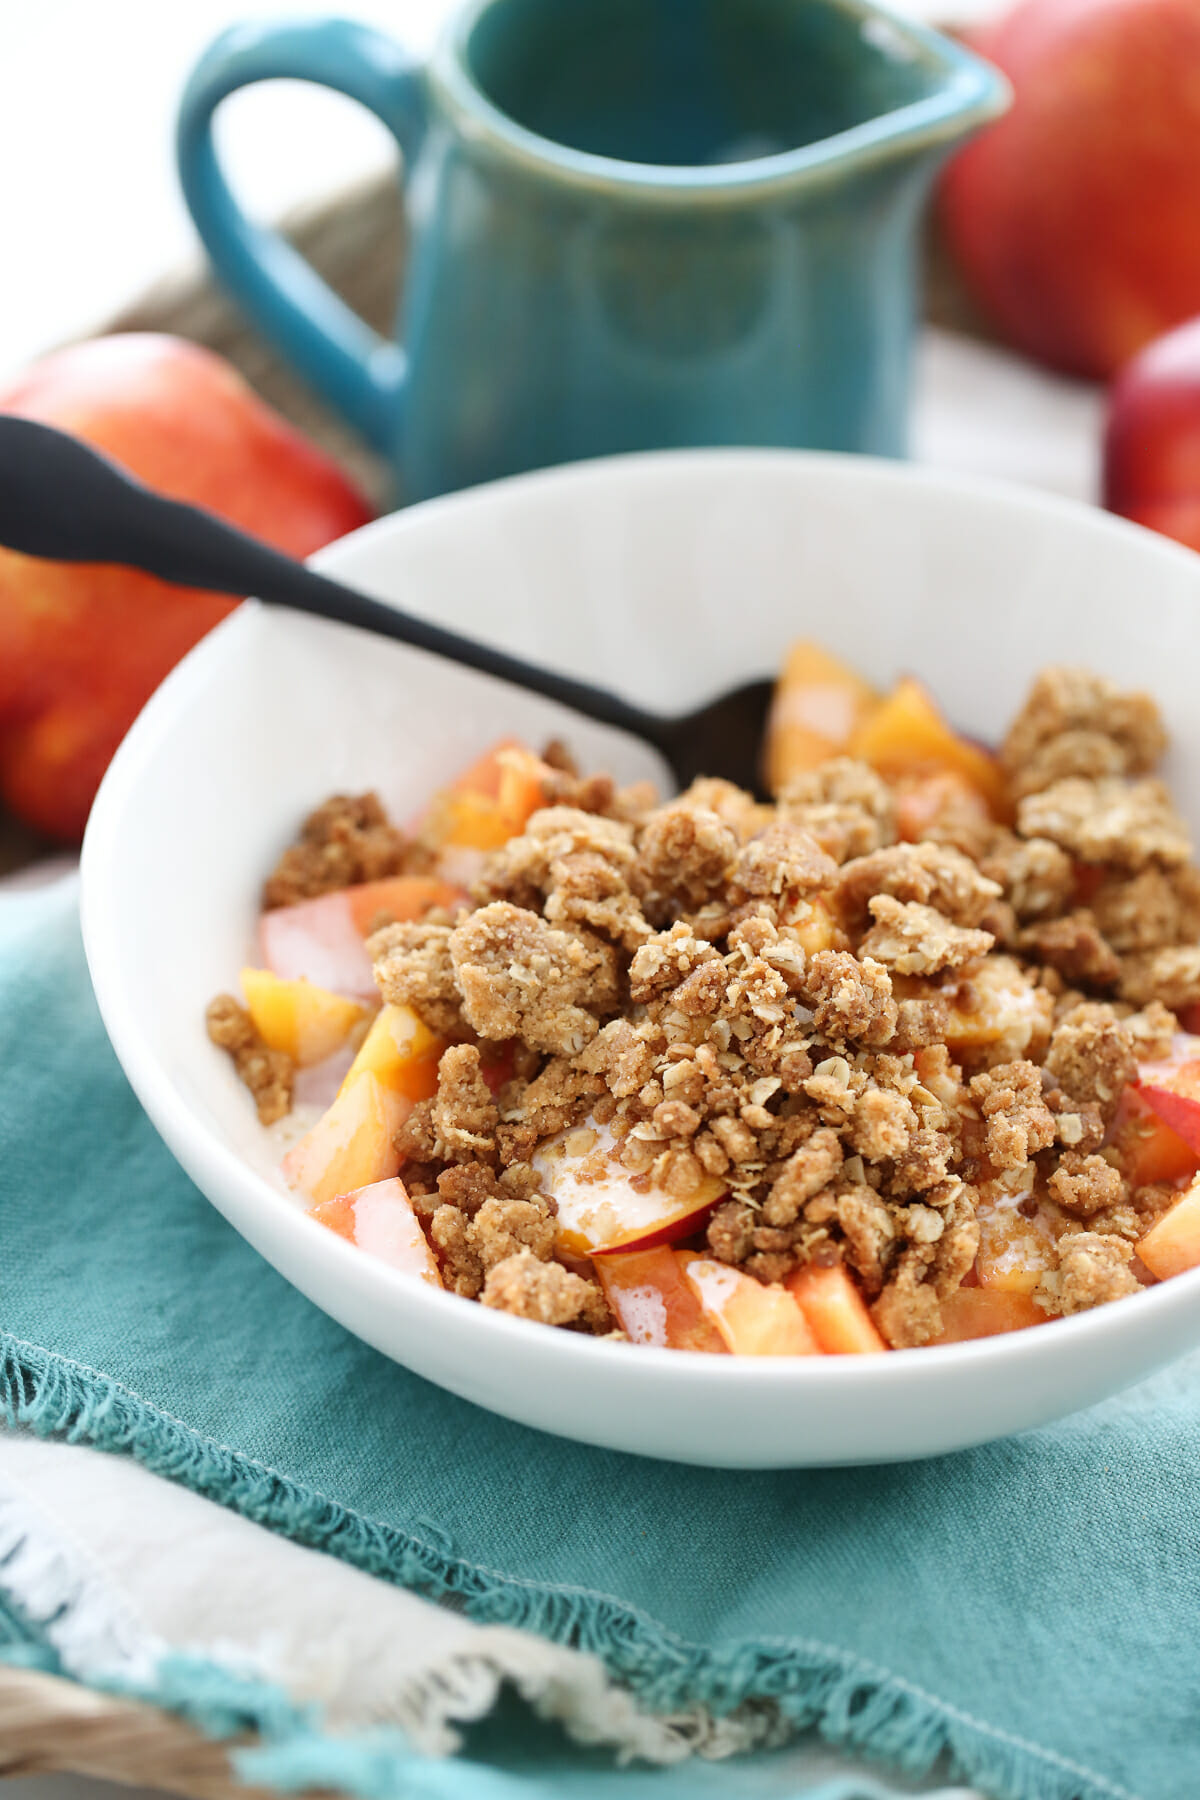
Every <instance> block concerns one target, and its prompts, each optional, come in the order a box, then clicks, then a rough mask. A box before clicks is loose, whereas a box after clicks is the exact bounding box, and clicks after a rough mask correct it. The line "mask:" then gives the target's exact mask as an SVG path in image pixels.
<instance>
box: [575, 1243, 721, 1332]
mask: <svg viewBox="0 0 1200 1800" xmlns="http://www.w3.org/2000/svg"><path fill="white" fill-rule="evenodd" d="M592 1266H593V1268H594V1269H595V1271H596V1275H597V1278H598V1279H599V1282H600V1285H601V1287H602V1288H603V1289H604V1296H605V1299H606V1300H607V1301H608V1304H609V1305H610V1306H611V1308H612V1310H613V1313H614V1315H615V1317H616V1319H617V1322H618V1324H619V1325H620V1327H621V1330H622V1331H623V1332H624V1333H625V1335H626V1337H628V1339H629V1340H630V1342H631V1343H634V1344H655V1345H660V1346H662V1347H663V1348H666V1349H669V1350H707V1351H712V1352H716V1353H718V1354H720V1355H726V1354H727V1353H728V1352H727V1347H726V1344H725V1340H724V1338H723V1337H722V1336H721V1334H720V1332H719V1331H718V1330H717V1328H716V1326H715V1325H713V1324H712V1322H711V1320H709V1319H707V1318H705V1316H704V1312H703V1310H702V1309H701V1306H700V1302H699V1301H698V1300H697V1298H696V1296H695V1294H694V1293H693V1292H692V1289H691V1288H690V1287H689V1286H688V1284H687V1282H686V1281H685V1279H684V1276H683V1271H682V1269H681V1268H680V1266H679V1258H678V1257H677V1255H676V1254H675V1252H674V1251H673V1250H669V1249H668V1248H667V1247H666V1246H665V1245H659V1246H658V1247H657V1248H655V1249H652V1250H615V1251H610V1252H609V1253H608V1254H607V1255H605V1256H597V1257H596V1258H595V1259H594V1261H593V1264H592Z"/></svg>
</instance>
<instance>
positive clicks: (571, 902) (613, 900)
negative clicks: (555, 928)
mask: <svg viewBox="0 0 1200 1800" xmlns="http://www.w3.org/2000/svg"><path fill="white" fill-rule="evenodd" d="M543 911H544V913H545V916H546V918H547V919H549V921H550V923H551V924H552V925H561V926H563V927H565V928H566V929H568V930H569V929H570V928H571V927H572V926H578V925H582V926H587V927H588V929H589V930H591V931H596V932H599V933H600V935H601V936H602V937H607V938H611V939H612V940H613V942H614V943H617V944H622V945H624V947H625V949H627V950H635V949H636V948H637V946H638V945H639V944H641V943H644V942H645V940H646V939H647V938H648V937H649V936H650V934H651V933H650V926H649V925H648V924H647V923H646V919H645V917H644V915H643V913H642V909H641V906H640V905H639V903H638V901H637V900H636V899H635V898H634V896H633V894H632V893H631V892H630V890H629V887H628V884H627V883H626V880H625V877H624V875H623V874H622V872H621V870H620V869H618V868H617V867H616V866H615V865H614V864H613V863H611V862H609V861H608V859H607V858H606V857H603V856H598V855H596V854H595V853H594V852H593V851H587V850H580V851H577V852H576V853H575V854H574V855H572V856H564V857H560V858H559V859H558V861H557V862H554V863H552V864H551V865H550V887H549V890H548V892H547V895H546V902H545V906H544V907H543Z"/></svg>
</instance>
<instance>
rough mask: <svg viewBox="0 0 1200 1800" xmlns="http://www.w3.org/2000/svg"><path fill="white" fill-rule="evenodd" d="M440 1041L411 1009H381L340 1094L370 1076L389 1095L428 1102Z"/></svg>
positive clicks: (434, 1081) (442, 1046) (434, 1087)
mask: <svg viewBox="0 0 1200 1800" xmlns="http://www.w3.org/2000/svg"><path fill="white" fill-rule="evenodd" d="M445 1048H446V1045H445V1042H444V1040H443V1039H442V1038H439V1037H435V1036H434V1035H433V1033H432V1031H430V1030H429V1029H428V1027H427V1026H426V1025H424V1024H423V1023H422V1021H421V1020H420V1019H419V1018H418V1017H417V1015H416V1013H415V1012H414V1011H413V1010H412V1008H411V1006H393V1005H388V1006H384V1007H381V1008H380V1010H379V1012H378V1013H377V1014H376V1016H375V1019H374V1020H373V1022H372V1025H371V1029H370V1031H368V1033H367V1035H366V1037H365V1038H364V1039H363V1041H362V1046H361V1048H360V1049H359V1052H358V1055H357V1056H356V1057H355V1059H354V1061H353V1062H352V1063H351V1065H350V1068H349V1071H348V1073H347V1075H346V1079H345V1081H344V1082H343V1083H342V1087H343V1091H344V1090H345V1089H346V1088H348V1087H350V1086H352V1084H353V1083H354V1082H356V1081H357V1080H358V1078H359V1076H360V1075H364V1074H368V1073H369V1074H371V1075H373V1076H374V1077H375V1079H376V1080H377V1081H378V1082H379V1084H380V1086H381V1087H383V1088H385V1089H386V1090H387V1092H388V1093H390V1094H399V1095H401V1096H402V1097H403V1098H404V1099H406V1100H410V1101H417V1100H430V1099H432V1098H433V1096H434V1094H436V1092H437V1068H438V1062H439V1060H440V1058H441V1054H442V1051H443V1050H444V1049H445Z"/></svg>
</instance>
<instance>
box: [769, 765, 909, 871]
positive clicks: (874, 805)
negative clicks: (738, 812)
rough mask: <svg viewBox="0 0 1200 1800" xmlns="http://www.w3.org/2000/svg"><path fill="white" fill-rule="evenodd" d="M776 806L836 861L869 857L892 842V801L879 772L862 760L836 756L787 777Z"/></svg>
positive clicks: (894, 804)
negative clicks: (787, 780)
mask: <svg viewBox="0 0 1200 1800" xmlns="http://www.w3.org/2000/svg"><path fill="white" fill-rule="evenodd" d="M779 803H780V807H781V810H782V812H783V814H784V817H785V818H786V819H788V820H789V821H790V822H791V823H793V824H796V825H801V826H803V827H804V829H805V830H806V831H809V832H811V834H812V836H813V837H814V838H815V839H816V840H817V843H818V844H819V845H820V846H821V848H822V850H824V851H825V852H826V853H827V854H828V855H829V856H831V857H832V858H833V860H834V862H836V863H845V862H849V861H850V860H851V859H852V858H854V857H860V856H868V855H869V854H870V853H871V851H872V850H881V849H882V848H883V847H884V846H885V845H887V844H893V843H895V841H896V803H895V800H894V798H893V796H892V791H891V789H890V788H889V787H888V785H887V783H886V782H885V781H884V780H883V779H882V777H881V776H879V775H877V774H876V773H875V771H874V769H872V768H870V767H869V766H868V765H867V764H866V763H861V762H855V761H854V760H853V758H851V757H848V756H837V757H834V758H833V759H832V760H831V761H829V762H826V763H822V764H821V766H820V767H819V768H817V769H812V770H810V771H809V772H808V773H807V774H805V775H801V776H799V777H798V778H797V779H796V780H795V781H793V782H790V783H789V784H788V786H787V787H786V788H785V789H784V791H783V793H782V794H781V795H780V801H779Z"/></svg>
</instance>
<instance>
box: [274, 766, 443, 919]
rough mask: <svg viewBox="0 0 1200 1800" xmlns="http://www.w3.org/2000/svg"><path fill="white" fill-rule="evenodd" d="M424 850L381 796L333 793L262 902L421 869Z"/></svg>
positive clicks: (308, 822)
mask: <svg viewBox="0 0 1200 1800" xmlns="http://www.w3.org/2000/svg"><path fill="white" fill-rule="evenodd" d="M420 861H421V853H420V852H419V851H417V850H416V847H415V846H413V845H411V844H410V843H409V842H408V840H407V839H406V838H405V836H404V834H403V832H401V831H397V829H396V827H395V826H394V825H392V824H391V823H390V822H389V820H388V816H387V814H386V812H385V811H384V809H383V804H382V802H381V801H380V798H379V796H378V794H334V795H333V796H332V798H330V799H329V800H326V801H325V802H324V804H323V805H322V806H318V807H317V809H316V811H315V812H311V813H310V814H309V815H308V817H307V819H305V821H304V823H303V825H302V826H301V827H300V837H299V839H298V840H297V842H296V843H294V844H292V845H291V846H290V847H289V848H288V849H287V850H285V851H284V853H283V855H282V856H281V857H280V859H279V861H278V863H277V864H276V865H275V869H274V871H273V872H272V873H271V874H270V875H269V876H268V877H267V881H266V884H265V886H264V888H263V905H264V907H267V908H271V907H275V906H293V905H295V903H296V902H297V901H298V900H313V899H316V898H317V896H318V895H320V894H331V893H334V892H336V890H337V889H339V888H345V887H354V886H356V885H357V884H358V883H359V882H361V881H381V880H382V879H383V878H384V876H386V875H400V874H404V873H409V872H411V873H422V872H423V869H422V868H421V866H420Z"/></svg>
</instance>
